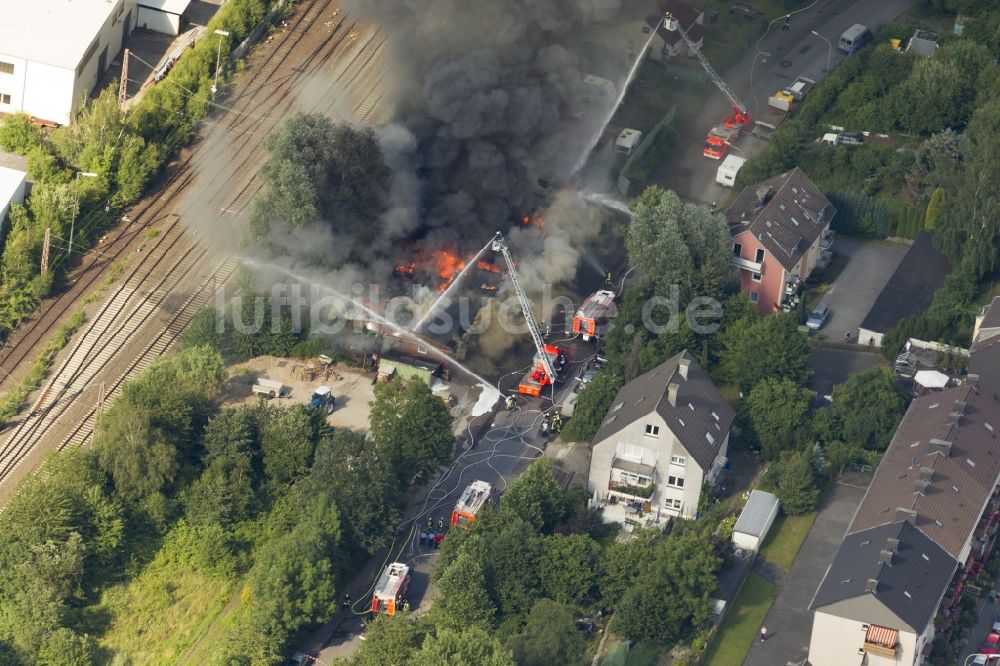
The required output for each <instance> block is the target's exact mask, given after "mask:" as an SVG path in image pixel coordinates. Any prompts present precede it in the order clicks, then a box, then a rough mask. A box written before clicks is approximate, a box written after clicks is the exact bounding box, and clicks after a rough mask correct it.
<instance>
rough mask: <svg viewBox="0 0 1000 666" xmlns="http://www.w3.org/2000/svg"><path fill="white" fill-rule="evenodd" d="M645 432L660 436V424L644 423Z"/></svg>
mask: <svg viewBox="0 0 1000 666" xmlns="http://www.w3.org/2000/svg"><path fill="white" fill-rule="evenodd" d="M646 434H647V435H649V436H650V437H659V436H660V426H658V425H653V424H652V423H647V424H646Z"/></svg>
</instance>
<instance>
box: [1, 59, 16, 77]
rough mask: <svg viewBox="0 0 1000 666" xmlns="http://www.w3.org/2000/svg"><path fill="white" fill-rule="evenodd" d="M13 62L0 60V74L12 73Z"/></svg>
mask: <svg viewBox="0 0 1000 666" xmlns="http://www.w3.org/2000/svg"><path fill="white" fill-rule="evenodd" d="M13 73H14V63H12V62H3V61H0V74H13Z"/></svg>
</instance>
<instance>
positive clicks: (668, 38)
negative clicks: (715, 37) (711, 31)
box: [642, 0, 705, 62]
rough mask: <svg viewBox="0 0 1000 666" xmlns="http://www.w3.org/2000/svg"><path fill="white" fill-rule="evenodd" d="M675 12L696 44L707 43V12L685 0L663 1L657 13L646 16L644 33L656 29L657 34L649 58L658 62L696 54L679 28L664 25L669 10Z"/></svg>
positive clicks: (681, 24)
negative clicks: (669, 27)
mask: <svg viewBox="0 0 1000 666" xmlns="http://www.w3.org/2000/svg"><path fill="white" fill-rule="evenodd" d="M668 11H669V12H670V13H671V14H673V16H674V18H675V19H677V22H678V23H679V24H680V26H681V28H683V29H684V32H685V33H686V34H687V36H688V39H690V40H691V41H692V42H693V43H694V45H695V46H697V47H698V48H699V49H700V48H701V47H702V46H703V45H704V43H705V12H704V11H703V10H702V9H701V8H699V7H695V6H694V5H692V4H690V3H688V2H686V1H685V0H668V2H661V3H660V4H659V9H658V13H657V14H651V15H649V16H647V17H646V23H645V25H644V26H643V29H642V32H643V35H644V36H645V35H648V34H649V33H650V31H651V30H656V36H655V37H653V41H652V42H651V44H650V49H649V59H650V60H656V61H657V62H662V61H665V60H667V59H669V58H672V57H674V56H677V55H694V54H693V53H689V49H688V46H687V43H686V42H685V41H684V38H683V37H681V34H680V32H678V31H677V30H667V28H666V27H665V26H664V25H663V17H664V15H665V14H666V13H667V12H668Z"/></svg>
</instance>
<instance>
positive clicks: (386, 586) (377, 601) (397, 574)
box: [372, 562, 410, 615]
mask: <svg viewBox="0 0 1000 666" xmlns="http://www.w3.org/2000/svg"><path fill="white" fill-rule="evenodd" d="M409 586H410V567H408V566H406V565H405V564H403V563H402V562H393V563H392V564H390V565H389V566H387V567H386V568H385V571H383V572H382V575H381V576H379V579H378V583H377V584H376V585H375V594H374V595H372V613H385V614H386V615H395V614H396V611H397V610H399V609H401V608H402V604H403V599H404V598H405V597H406V589H407V588H408V587H409Z"/></svg>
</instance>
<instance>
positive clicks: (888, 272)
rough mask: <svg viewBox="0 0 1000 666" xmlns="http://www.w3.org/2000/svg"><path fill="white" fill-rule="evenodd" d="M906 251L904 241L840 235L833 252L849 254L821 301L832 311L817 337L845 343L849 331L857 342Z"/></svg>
mask: <svg viewBox="0 0 1000 666" xmlns="http://www.w3.org/2000/svg"><path fill="white" fill-rule="evenodd" d="M906 250H907V247H906V246H905V245H902V244H899V245H896V244H892V243H886V242H884V241H861V240H857V239H855V238H842V237H837V240H836V242H835V243H834V246H833V251H834V252H835V253H837V254H842V255H845V256H847V257H848V262H847V266H845V267H844V270H843V271H841V273H840V275H839V276H838V277H837V279H836V280H834V282H833V284H832V285H830V288H829V289H828V290H827V291H826V293H825V294H823V297H822V298H820V300H819V302H820V303H822V304H823V305H826V306H827V307H829V308H830V311H831V314H830V318H829V320H827V323H826V326H824V327H823V328H822V329H821V330H820V331H819V332H818V333H816V334H815V335H816V337H818V338H819V339H821V340H830V341H832V342H843V341H844V333H846V332H847V331H850V333H851V341H852V342H856V341H857V339H858V327H859V326H860V325H861V321H862V320H863V319H864V318H865V315H867V314H868V310H870V309H871V307H872V304H873V303H874V302H875V299H876V298H878V295H879V293H880V292H881V291H882V287H884V286H885V283H886V282H888V281H889V278H890V277H891V276H892V274H893V272H894V271H895V270H896V266H898V265H899V262H901V261H902V260H903V255H905V254H906Z"/></svg>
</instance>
